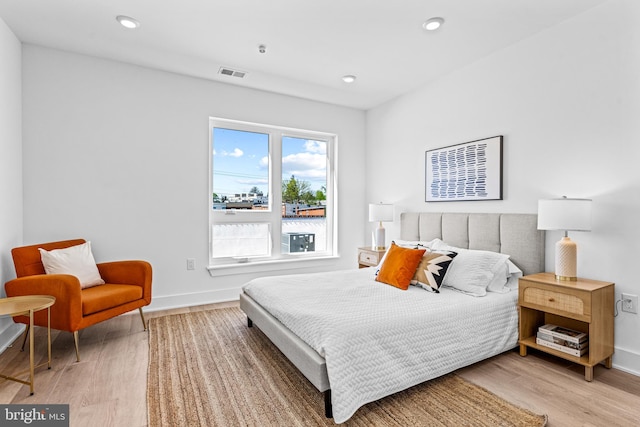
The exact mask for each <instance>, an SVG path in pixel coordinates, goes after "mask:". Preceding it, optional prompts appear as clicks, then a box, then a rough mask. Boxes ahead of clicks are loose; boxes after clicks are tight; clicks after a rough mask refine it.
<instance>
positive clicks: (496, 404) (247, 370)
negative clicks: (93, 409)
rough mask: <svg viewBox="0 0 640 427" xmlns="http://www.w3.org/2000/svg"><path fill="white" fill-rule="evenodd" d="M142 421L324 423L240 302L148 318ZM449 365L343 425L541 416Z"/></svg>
mask: <svg viewBox="0 0 640 427" xmlns="http://www.w3.org/2000/svg"><path fill="white" fill-rule="evenodd" d="M148 374H149V375H148V384H147V402H148V411H149V426H151V427H155V426H171V427H173V426H190V427H192V426H224V427H227V426H331V425H335V424H334V422H333V420H332V419H327V418H325V416H324V400H323V396H322V394H321V393H320V392H318V390H316V388H315V387H313V385H311V383H309V382H308V381H307V379H306V378H304V376H303V375H302V374H300V373H299V372H298V371H297V369H296V368H295V367H294V366H293V365H292V364H291V363H290V362H289V361H288V360H287V359H286V358H285V357H284V355H282V353H280V351H279V350H278V349H277V348H276V347H275V346H274V345H273V344H271V342H270V341H269V339H268V338H267V337H266V336H265V335H263V334H262V332H261V331H260V330H259V329H258V328H257V327H253V328H248V327H247V325H246V317H245V315H244V314H243V313H242V311H240V309H239V308H235V307H234V308H224V309H219V310H210V311H202V312H192V313H186V314H177V315H171V316H166V317H159V318H152V319H151V320H150V335H149V372H148ZM545 424H546V416H541V415H536V414H533V413H531V412H529V411H527V410H524V409H522V408H519V407H517V406H515V405H512V404H510V403H509V402H506V401H505V400H503V399H501V398H499V397H497V396H496V395H494V394H492V393H490V392H489V391H487V390H485V389H483V388H481V387H478V386H476V385H473V384H471V383H469V382H467V381H465V380H463V379H461V378H460V377H458V376H456V375H453V374H452V375H446V376H444V377H441V378H438V379H435V380H432V381H428V382H426V383H423V384H421V385H418V386H415V387H413V388H410V389H408V390H405V391H403V392H400V393H396V394H394V395H392V396H389V397H386V398H384V399H381V400H379V401H377V402H372V403H369V404H367V405H365V406H363V407H361V408H360V409H358V411H356V413H355V414H354V415H353V417H351V419H349V420H348V421H347V422H346V423H344V424H343V425H345V426H456V427H459V426H474V427H479V426H544V425H545Z"/></svg>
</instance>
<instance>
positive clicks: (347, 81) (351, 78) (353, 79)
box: [342, 74, 356, 83]
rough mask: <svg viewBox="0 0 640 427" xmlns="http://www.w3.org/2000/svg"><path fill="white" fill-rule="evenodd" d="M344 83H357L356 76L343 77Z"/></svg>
mask: <svg viewBox="0 0 640 427" xmlns="http://www.w3.org/2000/svg"><path fill="white" fill-rule="evenodd" d="M342 81H343V82H345V83H353V82H355V81H356V76H352V75H351V74H348V75H346V76H343V77H342Z"/></svg>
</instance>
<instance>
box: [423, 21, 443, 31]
mask: <svg viewBox="0 0 640 427" xmlns="http://www.w3.org/2000/svg"><path fill="white" fill-rule="evenodd" d="M442 24H444V19H442V18H430V19H427V20H426V21H424V23H423V24H422V28H424V29H425V30H427V31H435V30H437V29H438V28H440V26H441V25H442Z"/></svg>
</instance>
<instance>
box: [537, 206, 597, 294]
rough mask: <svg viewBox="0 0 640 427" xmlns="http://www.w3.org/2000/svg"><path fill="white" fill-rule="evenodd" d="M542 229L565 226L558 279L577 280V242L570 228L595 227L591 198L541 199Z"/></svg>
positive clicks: (559, 248) (558, 248) (558, 245)
mask: <svg viewBox="0 0 640 427" xmlns="http://www.w3.org/2000/svg"><path fill="white" fill-rule="evenodd" d="M538 230H563V231H564V237H563V238H562V239H560V240H559V241H558V242H557V243H556V279H558V280H569V281H573V280H577V277H578V275H577V271H576V270H577V252H578V251H577V246H576V244H575V242H573V241H572V240H571V239H569V233H568V232H569V231H591V199H569V198H567V197H566V196H563V197H562V198H561V199H546V200H539V201H538Z"/></svg>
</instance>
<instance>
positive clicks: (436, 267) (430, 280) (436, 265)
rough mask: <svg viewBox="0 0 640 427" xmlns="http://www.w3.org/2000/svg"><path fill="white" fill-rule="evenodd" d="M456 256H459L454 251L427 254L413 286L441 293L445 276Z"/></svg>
mask: <svg viewBox="0 0 640 427" xmlns="http://www.w3.org/2000/svg"><path fill="white" fill-rule="evenodd" d="M456 255H458V254H457V253H456V252H452V251H433V252H426V253H425V254H424V256H423V257H422V260H421V261H420V264H418V268H417V270H416V273H415V274H414V276H413V279H411V284H412V285H416V286H420V287H422V288H423V289H426V290H427V291H431V292H436V293H440V290H439V289H440V286H442V282H443V281H444V276H445V274H447V270H448V269H449V265H450V264H451V261H453V258H455V256H456Z"/></svg>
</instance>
